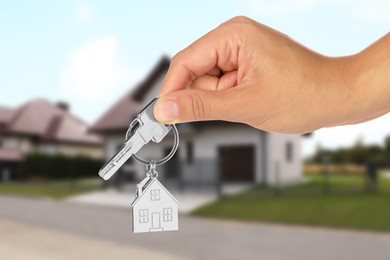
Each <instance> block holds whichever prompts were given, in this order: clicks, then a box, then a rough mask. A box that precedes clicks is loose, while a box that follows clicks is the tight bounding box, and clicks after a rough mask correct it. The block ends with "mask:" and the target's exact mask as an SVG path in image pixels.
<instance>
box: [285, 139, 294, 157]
mask: <svg viewBox="0 0 390 260" xmlns="http://www.w3.org/2000/svg"><path fill="white" fill-rule="evenodd" d="M292 160H293V145H292V143H291V142H287V143H286V161H287V162H291V161H292Z"/></svg>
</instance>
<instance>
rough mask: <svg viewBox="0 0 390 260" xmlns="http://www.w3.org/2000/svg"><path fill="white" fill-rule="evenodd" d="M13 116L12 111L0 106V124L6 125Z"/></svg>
mask: <svg viewBox="0 0 390 260" xmlns="http://www.w3.org/2000/svg"><path fill="white" fill-rule="evenodd" d="M12 115H13V109H11V108H9V107H4V106H0V124H7V123H8V122H9V121H10V120H11V118H12Z"/></svg>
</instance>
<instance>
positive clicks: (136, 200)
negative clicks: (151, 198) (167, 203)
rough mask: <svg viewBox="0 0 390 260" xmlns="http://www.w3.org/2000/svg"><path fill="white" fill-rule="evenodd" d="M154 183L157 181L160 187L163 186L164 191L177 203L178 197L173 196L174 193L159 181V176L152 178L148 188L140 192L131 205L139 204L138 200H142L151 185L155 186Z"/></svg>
mask: <svg viewBox="0 0 390 260" xmlns="http://www.w3.org/2000/svg"><path fill="white" fill-rule="evenodd" d="M154 183H156V184H157V185H158V186H159V187H161V188H162V189H163V191H164V192H165V193H167V194H168V195H169V196H170V197H171V198H172V200H173V201H174V202H175V203H178V201H177V200H176V198H175V197H173V195H172V194H171V193H170V192H169V191H168V190H167V189H166V188H165V187H164V185H162V184H161V182H159V180H157V178H152V179H151V180H150V181H149V182H148V183H147V184H146V188H145V189H144V190H143V191H142V193H141V194H139V195H138V197H137V198H135V200H134V201H133V203H131V206H135V204H137V202H138V201H140V200H141V198H142V197H143V195H144V194H145V193H146V192H147V191H148V190H149V188H150V187H152V186H153V184H154Z"/></svg>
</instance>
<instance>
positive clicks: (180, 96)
mask: <svg viewBox="0 0 390 260" xmlns="http://www.w3.org/2000/svg"><path fill="white" fill-rule="evenodd" d="M231 92H232V91H231V89H228V90H224V91H210V90H200V89H184V90H178V91H174V92H171V93H169V94H166V95H163V96H162V97H160V98H159V99H158V100H157V102H156V104H155V106H154V111H153V112H154V116H155V117H156V119H157V120H158V121H159V122H161V123H164V124H175V123H181V122H190V121H205V120H228V121H230V120H231V119H232V116H233V117H234V115H232V114H231V112H234V110H233V111H230V110H232V109H229V108H231V107H232V104H230V103H231V102H232V101H233V100H236V98H234V95H231V94H233V93H231ZM229 119H230V120H229Z"/></svg>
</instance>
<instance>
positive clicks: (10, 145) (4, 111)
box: [0, 99, 103, 179]
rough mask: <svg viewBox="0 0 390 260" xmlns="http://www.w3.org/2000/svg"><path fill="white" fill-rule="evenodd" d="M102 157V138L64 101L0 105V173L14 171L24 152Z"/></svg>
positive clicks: (35, 101)
mask: <svg viewBox="0 0 390 260" xmlns="http://www.w3.org/2000/svg"><path fill="white" fill-rule="evenodd" d="M29 153H42V154H47V155H64V156H80V155H82V156H86V157H90V158H96V159H98V158H102V157H103V149H102V140H101V137H100V136H98V135H96V134H91V133H89V132H88V125H87V124H86V123H85V122H83V121H82V120H80V119H79V118H77V117H76V116H74V115H72V114H71V113H70V112H69V107H68V105H67V104H65V103H62V102H60V103H58V104H53V103H51V102H49V101H47V100H45V99H36V100H32V101H30V102H28V103H26V104H24V105H22V106H20V107H18V108H15V109H11V108H6V107H0V175H1V176H3V179H7V178H8V176H11V175H12V174H13V171H14V170H15V167H16V166H17V165H18V164H19V163H21V162H22V161H23V159H24V157H25V155H26V154H29Z"/></svg>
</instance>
